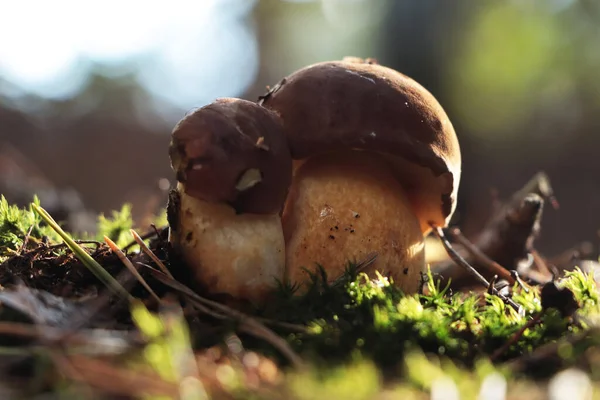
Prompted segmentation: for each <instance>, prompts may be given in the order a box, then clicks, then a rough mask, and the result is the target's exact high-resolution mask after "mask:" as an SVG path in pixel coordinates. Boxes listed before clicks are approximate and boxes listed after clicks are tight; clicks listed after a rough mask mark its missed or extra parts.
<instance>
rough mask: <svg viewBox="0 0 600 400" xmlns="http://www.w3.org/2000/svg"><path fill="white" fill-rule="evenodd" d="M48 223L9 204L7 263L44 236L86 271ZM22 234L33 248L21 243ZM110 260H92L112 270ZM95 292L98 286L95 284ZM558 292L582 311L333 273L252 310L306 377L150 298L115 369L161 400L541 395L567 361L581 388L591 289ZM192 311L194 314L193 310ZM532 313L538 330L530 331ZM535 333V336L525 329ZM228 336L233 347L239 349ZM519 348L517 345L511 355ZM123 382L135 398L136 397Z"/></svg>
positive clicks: (582, 285) (596, 376) (205, 319)
mask: <svg viewBox="0 0 600 400" xmlns="http://www.w3.org/2000/svg"><path fill="white" fill-rule="evenodd" d="M38 213H39V215H41V216H42V217H40V216H38ZM44 222H47V223H48V224H49V225H47V224H45V223H44ZM54 225H55V223H54V222H53V220H52V219H51V217H49V216H47V215H45V211H44V210H43V209H42V208H40V207H39V202H37V200H35V201H34V205H32V206H31V207H30V208H28V209H18V208H16V207H13V206H9V205H8V203H7V202H6V200H5V199H4V198H3V199H2V202H1V203H0V240H1V241H2V242H1V243H2V247H1V253H0V254H1V255H2V257H3V258H2V259H1V261H2V262H3V263H4V264H2V266H4V265H8V264H6V263H9V262H10V261H11V257H12V258H14V257H17V254H18V252H19V251H21V250H20V249H22V248H23V250H22V251H23V252H27V251H28V250H29V251H35V249H36V247H37V246H39V243H40V241H41V240H42V237H47V238H48V245H53V244H57V243H60V242H61V238H62V239H64V240H66V241H67V244H68V247H69V248H70V249H71V250H72V251H74V253H75V255H76V256H77V257H78V258H79V259H80V260H82V261H84V265H86V266H87V264H88V263H89V260H88V259H92V256H90V255H89V254H88V251H87V250H86V249H84V248H83V247H81V246H78V245H77V244H76V243H75V242H72V240H71V239H70V237H68V234H66V233H65V232H63V231H62V230H61V229H60V227H58V226H57V225H56V226H54ZM131 226H132V223H131V209H130V208H129V207H128V206H125V207H123V208H122V209H121V211H120V212H115V213H113V215H112V218H105V217H104V216H101V217H100V218H99V231H98V235H107V236H110V237H111V238H112V239H113V240H116V241H118V243H119V246H124V245H126V244H127V243H128V242H129V241H131V237H129V233H128V232H129V229H130V228H131ZM27 232H30V234H29V236H30V237H29V239H28V241H29V242H30V243H28V244H27V245H26V246H23V245H24V243H23V240H24V238H25V237H26V236H27ZM65 235H67V236H66V237H67V239H65ZM71 242H72V243H71ZM65 251H66V250H65ZM96 253H99V252H98V251H96ZM96 253H94V254H96ZM73 259H74V258H73ZM85 260H87V261H85ZM107 260H108V259H107V258H105V259H102V260H100V259H98V260H94V259H92V260H91V262H92V263H94V264H95V265H97V266H101V268H102V267H105V268H106V267H107V265H106V262H107ZM165 261H168V260H165ZM112 262H115V261H114V260H113V261H112ZM171 267H176V266H173V265H171ZM107 270H108V268H107ZM112 271H114V266H113V269H112ZM104 272H105V273H108V272H107V271H104ZM96 276H98V274H96ZM97 284H98V286H99V287H101V285H102V284H101V283H100V281H98V282H97ZM154 284H155V285H156V282H154ZM558 285H559V287H561V288H564V289H565V290H568V291H569V293H572V294H573V296H574V298H575V299H576V301H577V303H578V304H579V308H578V310H577V311H576V313H575V314H574V315H562V314H561V312H560V310H557V309H553V308H549V309H544V308H543V307H542V298H541V290H540V288H537V287H533V288H530V289H529V290H525V289H524V288H522V287H520V286H518V285H515V287H514V288H513V290H512V299H513V300H514V301H515V302H516V303H517V304H518V305H520V306H521V310H520V311H517V310H514V309H513V308H511V307H510V306H508V305H506V304H505V303H503V302H502V300H501V299H499V298H498V297H496V296H493V295H490V294H487V293H486V292H485V291H482V292H481V293H474V292H468V293H463V292H459V293H452V291H451V290H450V289H449V288H448V287H440V285H439V282H438V281H437V280H436V279H435V276H434V275H433V274H431V273H428V274H426V275H424V276H423V293H420V294H415V295H405V294H403V293H402V292H401V291H400V290H398V289H397V288H396V287H395V286H394V285H393V282H390V281H389V280H388V279H387V278H385V277H383V276H381V275H377V276H367V275H366V274H364V273H362V272H359V271H357V268H356V266H354V265H350V266H349V267H348V268H347V271H346V274H345V275H344V276H343V277H342V278H341V279H339V280H337V281H336V282H335V283H333V284H330V283H327V276H326V273H325V270H324V269H323V268H320V269H319V270H318V272H317V273H315V274H312V282H311V284H309V285H307V287H305V288H300V289H301V290H300V291H298V288H297V287H289V286H287V285H281V287H280V289H279V290H278V291H277V293H275V294H274V296H275V299H274V300H273V301H271V302H269V306H267V307H266V308H265V309H261V310H254V311H253V313H252V314H254V316H255V317H260V318H261V319H260V320H261V321H276V322H278V323H280V325H273V327H272V329H273V331H274V332H275V333H277V334H278V335H279V336H281V337H284V338H285V340H286V342H287V343H288V344H289V345H290V348H291V349H292V350H293V351H294V352H296V353H297V354H298V355H299V356H300V357H301V358H302V359H303V360H304V361H305V362H306V363H307V365H308V368H301V369H293V368H290V366H289V364H287V362H286V359H285V358H284V357H283V356H282V355H281V353H280V352H279V351H278V350H276V348H275V347H273V346H272V345H271V342H270V341H269V340H265V339H264V338H262V339H261V338H260V337H259V336H258V337H257V336H256V335H254V336H253V335H248V334H247V332H244V331H243V330H241V329H237V328H238V326H239V325H238V323H241V321H240V320H237V321H236V320H235V318H224V319H223V318H214V315H213V316H211V315H209V313H205V312H198V313H197V314H192V317H190V318H184V317H183V315H184V314H183V313H182V309H181V308H180V307H179V304H178V303H177V302H174V301H168V302H165V303H164V304H161V305H160V307H159V308H158V310H157V311H154V310H153V311H149V310H150V308H147V306H145V305H144V304H143V303H142V301H146V300H147V299H140V300H142V301H139V300H136V299H131V298H130V301H129V302H128V303H127V304H128V305H129V306H128V310H129V311H128V313H130V315H131V321H132V323H131V324H130V325H129V327H128V329H129V330H131V331H138V332H139V333H140V335H141V338H142V339H143V341H144V342H145V344H144V346H142V347H137V348H135V347H134V348H132V349H131V350H130V351H128V352H127V355H125V356H123V355H122V356H120V357H116V356H115V357H109V359H108V360H109V365H110V368H113V369H114V370H115V371H118V374H117V375H118V376H121V377H122V379H125V376H126V375H127V376H128V377H129V375H128V374H134V376H137V375H135V374H140V375H139V376H142V375H144V374H145V375H144V376H147V375H148V374H150V376H153V378H152V379H153V380H154V382H156V383H158V382H164V384H165V385H166V386H160V387H158V386H156V385H150V386H151V387H150V386H148V387H146V388H145V389H146V390H148V391H150V392H152V393H153V394H148V395H147V396H145V397H144V398H145V399H163V398H165V399H166V398H170V397H169V394H168V393H171V392H170V391H173V390H175V391H177V392H178V393H180V394H182V393H183V392H185V396H184V397H185V398H190V399H192V398H193V399H197V398H200V399H204V398H207V399H208V398H220V397H219V396H220V395H223V394H225V393H226V394H227V396H230V397H229V398H231V397H233V398H240V399H242V398H243V399H247V398H256V399H261V398H267V399H283V398H288V399H317V398H332V399H337V398H340V399H341V398H343V399H365V400H366V399H379V398H381V399H388V398H429V394H430V393H433V392H435V391H436V390H446V391H447V390H452V391H457V392H459V393H461V394H462V395H463V396H464V397H463V398H476V396H477V393H478V392H479V391H480V390H481V387H485V385H491V384H493V383H494V382H495V384H497V385H500V386H502V385H508V388H509V391H510V390H512V389H514V388H518V390H527V391H529V392H530V393H532V394H533V393H538V394H540V393H544V391H545V390H546V389H545V387H546V385H547V382H548V379H551V378H552V377H553V376H555V374H556V373H557V372H559V371H561V370H563V369H565V368H568V367H572V366H577V367H579V368H583V369H585V370H586V371H587V373H588V376H589V378H586V379H590V380H591V381H592V382H596V380H598V381H599V382H600V368H598V366H597V364H598V363H594V360H596V359H598V357H600V351H599V350H597V349H596V348H597V345H598V344H599V343H600V333H598V329H597V328H596V327H595V325H596V323H595V321H596V320H597V319H598V318H597V317H598V316H599V315H600V299H599V295H598V290H597V287H596V283H595V282H594V280H593V277H592V276H591V275H588V274H585V273H583V272H582V271H580V270H575V271H573V272H569V273H567V274H566V276H565V277H564V279H562V280H561V281H560V282H559V283H558ZM167 297H168V296H167ZM167 297H165V299H166V298H167ZM184 298H185V296H184ZM198 310H199V309H198ZM186 315H190V314H189V310H188V312H187V313H186ZM536 317H539V321H537V322H536V323H532V322H531V321H532V320H533V319H534V318H536ZM198 320H201V321H202V324H201V325H198ZM281 323H287V324H288V325H286V326H284V325H283V324H281ZM527 324H529V325H528V328H527V329H525V330H523V331H522V332H520V331H521V330H522V328H523V327H525V326H526V325H527ZM199 326H200V328H199ZM290 326H292V328H291V329H290ZM207 327H211V329H212V328H216V330H217V331H218V332H220V333H219V334H223V333H225V335H223V336H221V337H220V339H219V340H216V341H214V340H213V343H215V342H216V345H215V346H212V347H211V348H209V349H206V348H202V347H198V348H193V347H194V346H198V343H202V342H203V341H202V340H196V339H198V338H197V337H194V335H200V336H202V335H211V334H214V330H215V329H212V333H211V332H210V331H211V329H209V328H207ZM293 327H299V328H301V329H294V328H293ZM108 332H109V331H107V334H109V333H108ZM576 335H580V337H578V336H576ZM232 337H233V338H235V340H237V342H236V343H237V344H236V345H234V346H232V345H231V338H232ZM511 339H515V340H514V343H512V344H510V345H508V346H505V345H506V344H507V342H509V341H511ZM207 342H210V341H207ZM204 343H206V342H204ZM2 346H5V348H8V346H9V345H8V344H6V343H2ZM503 346H504V347H503ZM548 346H554V348H550V350H545V351H546V353H544V354H543V355H542V356H541V357H542V358H541V361H539V360H538V361H537V362H538V364H537V365H538V367H539V368H535V369H529V368H519V367H515V366H516V365H521V364H522V363H526V362H527V363H529V362H531V360H529V361H525V360H526V358H527V357H531V356H530V355H532V354H533V355H535V354H537V353H538V352H539V351H540V349H544V348H546V349H547V348H548ZM233 348H237V350H234V349H233ZM214 349H219V350H218V351H219V352H220V354H221V357H217V358H212V359H211V358H210V357H208V356H207V354H209V353H210V352H211V351H214ZM499 349H501V350H500V352H499V354H495V355H494V356H493V357H494V359H491V358H490V357H492V355H493V354H494V353H496V352H498V350H499ZM40 352H41V353H43V352H44V350H43V347H42V350H40V349H39V348H37V349H36V354H38V355H39V354H40ZM194 353H196V357H194ZM36 357H37V356H36ZM42 358H43V357H42ZM534 358H535V357H534ZM37 359H40V357H37V358H36V360H37ZM269 359H270V360H274V361H275V362H276V363H277V365H278V367H273V368H274V369H273V368H271V369H270V370H269V369H268V368H267V369H266V370H265V371H271V372H264V371H263V370H262V369H261V368H263V367H262V365H263V364H265V365H267V366H268V365H272V366H274V365H275V364H272V361H271V364H268V363H269ZM44 360H45V361H44V365H40V366H39V367H38V369H37V370H36V371H37V372H36V373H37V374H40V373H44V371H46V372H45V373H48V371H49V370H52V369H53V368H54V367H53V364H52V362H51V361H49V360H48V359H46V358H44ZM248 360H250V361H248ZM80 361H81V360H79V359H75V361H73V360H72V362H74V363H77V362H80ZM105 361H106V360H105ZM194 361H195V362H194ZM40 363H41V362H40ZM519 363H521V364H519ZM527 365H529V364H527ZM265 368H266V367H265ZM207 371H209V372H207ZM273 371H274V372H273ZM53 373H55V372H53ZM114 373H116V372H114ZM119 374H120V375H119ZM38 378H39V377H38ZM0 379H1V376H0ZM55 379H56V380H57V382H56V383H55V385H54V386H53V389H52V390H54V391H63V392H62V393H66V392H67V391H73V390H75V392H76V389H77V386H76V385H75V386H73V382H70V381H69V380H68V379H67V378H65V377H64V376H59V377H55ZM127 379H133V378H131V377H129V378H127ZM532 379H543V380H542V381H540V382H536V381H534V380H532ZM183 382H185V384H183ZM490 382H492V383H490ZM593 384H594V385H595V383H593ZM482 385H483V386H482ZM51 386H52V385H51ZM124 386H125V387H128V386H127V385H124ZM129 386H131V389H130V390H134V389H135V388H136V386H135V385H133V384H131V385H129ZM440 388H441V389H440ZM135 390H140V388H139V387H138V389H135ZM514 390H517V389H514ZM182 396H183V395H182ZM182 398H183V397H182Z"/></svg>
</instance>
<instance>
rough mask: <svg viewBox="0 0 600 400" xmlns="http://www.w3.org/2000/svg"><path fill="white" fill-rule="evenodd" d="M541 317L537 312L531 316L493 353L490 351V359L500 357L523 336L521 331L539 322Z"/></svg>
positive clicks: (494, 359)
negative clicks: (531, 317)
mask: <svg viewBox="0 0 600 400" xmlns="http://www.w3.org/2000/svg"><path fill="white" fill-rule="evenodd" d="M541 317H542V313H539V314H538V315H536V316H535V317H533V319H531V320H529V321H527V323H526V324H525V325H523V327H522V328H521V329H519V331H518V332H516V333H515V334H514V335H512V336H511V337H510V339H508V341H507V342H506V343H504V344H503V345H502V346H501V347H500V348H499V349H497V350H496V351H495V352H494V353H492V355H491V357H490V360H491V361H496V360H497V359H498V357H500V356H501V355H502V354H504V353H505V352H506V351H507V350H508V349H509V348H510V346H512V345H513V344H515V343H517V342H518V341H519V339H521V337H522V336H523V333H525V331H526V330H527V329H529V328H531V327H533V326H535V325H536V324H538V323H539V322H540V319H541Z"/></svg>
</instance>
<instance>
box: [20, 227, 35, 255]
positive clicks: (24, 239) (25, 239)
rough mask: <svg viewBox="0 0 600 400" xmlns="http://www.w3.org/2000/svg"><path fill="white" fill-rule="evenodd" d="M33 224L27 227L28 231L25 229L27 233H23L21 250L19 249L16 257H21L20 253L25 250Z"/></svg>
mask: <svg viewBox="0 0 600 400" xmlns="http://www.w3.org/2000/svg"><path fill="white" fill-rule="evenodd" d="M33 226H34V225H33V224H32V225H31V226H30V227H29V229H27V233H25V237H24V238H23V244H22V245H21V248H20V249H19V251H18V252H17V255H21V253H23V251H25V249H27V243H29V238H30V237H31V232H32V231H33Z"/></svg>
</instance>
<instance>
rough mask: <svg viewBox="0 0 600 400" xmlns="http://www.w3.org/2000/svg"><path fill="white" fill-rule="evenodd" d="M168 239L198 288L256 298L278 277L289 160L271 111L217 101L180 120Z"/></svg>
mask: <svg viewBox="0 0 600 400" xmlns="http://www.w3.org/2000/svg"><path fill="white" fill-rule="evenodd" d="M169 155H170V159H171V166H172V168H173V170H174V171H175V172H176V174H177V181H178V183H177V188H176V189H175V190H174V191H173V192H172V193H171V196H170V201H169V206H168V211H169V212H168V214H169V225H170V236H169V242H170V243H171V247H172V249H173V250H174V252H175V254H176V255H177V256H178V257H179V258H181V259H182V260H183V261H184V262H185V264H186V265H188V266H189V267H190V268H191V270H192V272H193V275H194V276H195V278H196V280H197V283H198V284H199V286H201V287H204V288H205V289H207V290H208V291H209V292H211V293H214V294H225V295H228V296H230V297H232V298H234V299H236V300H249V301H251V302H255V303H259V302H261V301H263V300H264V299H265V296H266V295H267V294H268V293H269V291H270V290H271V289H272V288H274V287H275V286H276V285H277V280H283V277H284V271H285V256H284V254H285V253H284V251H285V244H284V237H283V231H282V225H281V211H282V209H283V204H284V201H285V198H286V195H287V193H288V189H289V186H290V182H291V176H292V159H291V156H290V152H289V148H288V145H287V142H286V138H285V135H284V134H283V132H282V125H281V122H280V120H279V118H278V117H277V115H275V114H274V113H273V112H271V111H269V110H267V109H265V108H263V107H261V106H259V105H257V104H256V103H253V102H250V101H246V100H240V99H233V98H222V99H218V100H216V101H215V102H214V103H212V104H209V105H207V106H205V107H202V108H200V109H198V110H196V111H194V112H193V113H191V114H189V115H187V116H186V117H184V118H183V119H182V120H181V121H180V122H179V123H178V124H177V126H176V127H175V128H174V130H173V132H172V136H171V144H170V146H169Z"/></svg>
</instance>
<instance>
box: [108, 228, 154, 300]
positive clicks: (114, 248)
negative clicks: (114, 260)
mask: <svg viewBox="0 0 600 400" xmlns="http://www.w3.org/2000/svg"><path fill="white" fill-rule="evenodd" d="M104 241H105V242H106V244H107V245H108V247H110V249H111V250H112V251H113V252H114V253H115V254H116V255H117V257H119V260H121V262H122V263H123V265H125V266H126V267H127V269H128V270H129V272H131V273H132V274H133V276H135V277H136V279H137V280H138V281H139V282H140V283H141V284H142V286H144V287H145V288H146V290H147V291H148V292H149V293H150V295H151V296H152V297H153V298H154V300H156V301H157V302H158V303H159V304H160V303H161V302H162V300H161V299H160V297H158V295H157V294H156V293H154V290H152V288H151V287H150V285H148V283H147V282H146V280H145V279H144V278H142V275H140V273H139V272H138V271H137V269H136V268H135V267H134V266H133V264H132V263H131V261H129V259H128V258H127V256H125V254H124V253H123V252H122V251H121V249H119V247H118V246H117V244H116V243H115V242H113V241H112V240H110V238H109V237H108V236H104Z"/></svg>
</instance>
